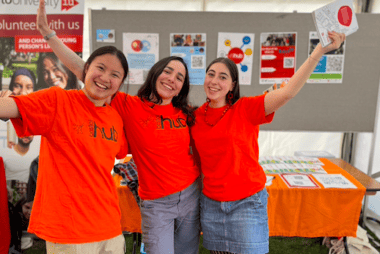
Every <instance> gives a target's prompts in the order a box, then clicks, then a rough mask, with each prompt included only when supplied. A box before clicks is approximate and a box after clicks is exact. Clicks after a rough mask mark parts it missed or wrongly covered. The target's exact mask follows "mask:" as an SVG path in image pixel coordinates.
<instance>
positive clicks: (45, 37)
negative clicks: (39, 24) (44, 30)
mask: <svg viewBox="0 0 380 254" xmlns="http://www.w3.org/2000/svg"><path fill="white" fill-rule="evenodd" d="M55 35H57V34H56V33H55V31H54V30H53V31H52V32H51V33H50V34H48V35H45V36H44V39H45V41H48V40H49V39H50V38H51V37H53V36H55Z"/></svg>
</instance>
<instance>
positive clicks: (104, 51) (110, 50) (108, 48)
mask: <svg viewBox="0 0 380 254" xmlns="http://www.w3.org/2000/svg"><path fill="white" fill-rule="evenodd" d="M105 54H110V55H114V56H116V57H117V58H118V59H119V61H120V63H121V65H122V67H123V69H124V76H123V80H122V81H121V84H123V83H124V80H125V78H126V77H127V75H128V70H129V67H128V61H127V58H126V57H125V55H124V53H123V52H121V51H120V50H118V49H117V48H116V47H114V46H104V47H101V48H98V49H97V50H95V51H94V52H92V54H91V55H90V57H89V58H88V59H87V61H86V63H85V65H84V68H83V75H82V80H83V81H84V80H85V78H86V73H87V69H88V67H89V66H90V65H91V63H92V61H94V59H95V58H96V57H98V56H101V55H105ZM120 87H121V86H120ZM119 89H120V88H119Z"/></svg>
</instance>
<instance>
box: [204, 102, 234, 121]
mask: <svg viewBox="0 0 380 254" xmlns="http://www.w3.org/2000/svg"><path fill="white" fill-rule="evenodd" d="M209 104H210V102H207V104H206V107H205V122H206V124H207V125H209V126H211V127H213V126H215V124H217V123H218V122H219V121H220V120H221V119H222V118H223V116H224V115H225V114H226V113H227V111H228V110H229V109H230V107H231V105H230V104H227V107H226V109H225V110H224V111H223V113H222V115H221V116H220V118H219V119H218V120H217V121H216V123H214V124H211V123H209V122H208V121H207V110H208V106H209Z"/></svg>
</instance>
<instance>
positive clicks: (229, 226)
mask: <svg viewBox="0 0 380 254" xmlns="http://www.w3.org/2000/svg"><path fill="white" fill-rule="evenodd" d="M267 201H268V192H267V190H266V189H265V188H264V189H263V190H261V191H259V192H258V193H256V194H253V195H252V196H250V197H247V198H244V199H241V200H237V201H228V202H220V201H215V200H212V199H210V198H208V197H206V196H205V195H203V194H202V195H201V202H200V206H201V228H202V232H203V246H204V247H205V248H206V249H208V250H215V251H228V252H232V253H254V254H256V253H260V254H263V253H268V252H269V228H268V212H267Z"/></svg>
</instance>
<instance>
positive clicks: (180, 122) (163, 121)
mask: <svg viewBox="0 0 380 254" xmlns="http://www.w3.org/2000/svg"><path fill="white" fill-rule="evenodd" d="M157 120H158V124H157V125H158V129H161V130H164V129H165V126H169V128H170V129H173V128H174V129H180V128H186V126H187V125H186V119H183V118H181V117H178V118H177V119H175V120H174V119H171V118H164V117H163V116H161V117H160V118H159V119H157Z"/></svg>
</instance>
